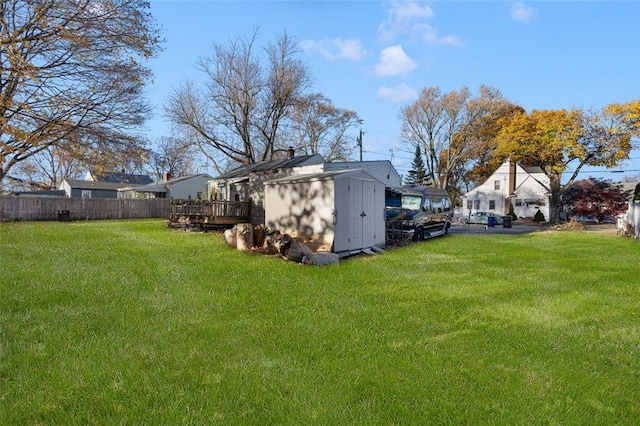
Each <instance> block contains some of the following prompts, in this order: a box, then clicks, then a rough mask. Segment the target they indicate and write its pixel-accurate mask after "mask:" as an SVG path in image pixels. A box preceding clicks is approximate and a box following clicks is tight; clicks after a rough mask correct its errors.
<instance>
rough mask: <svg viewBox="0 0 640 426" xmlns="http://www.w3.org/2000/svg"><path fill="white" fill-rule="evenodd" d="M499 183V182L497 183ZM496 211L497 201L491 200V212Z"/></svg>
mask: <svg viewBox="0 0 640 426" xmlns="http://www.w3.org/2000/svg"><path fill="white" fill-rule="evenodd" d="M496 182H499V181H496ZM495 209H496V200H489V210H495Z"/></svg>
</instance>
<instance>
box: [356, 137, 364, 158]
mask: <svg viewBox="0 0 640 426" xmlns="http://www.w3.org/2000/svg"><path fill="white" fill-rule="evenodd" d="M363 134H364V133H363V132H362V129H361V130H360V135H359V136H358V139H357V141H358V146H359V147H360V162H361V163H362V135H363Z"/></svg>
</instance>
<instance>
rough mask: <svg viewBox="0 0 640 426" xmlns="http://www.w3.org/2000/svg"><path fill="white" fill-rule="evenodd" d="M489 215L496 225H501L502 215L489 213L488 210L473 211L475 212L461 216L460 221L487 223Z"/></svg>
mask: <svg viewBox="0 0 640 426" xmlns="http://www.w3.org/2000/svg"><path fill="white" fill-rule="evenodd" d="M490 217H493V218H494V221H495V222H494V223H495V224H496V225H502V216H498V215H497V214H495V213H490V212H475V213H472V214H471V215H470V216H466V217H461V218H460V223H473V224H480V225H488V224H489V218H490Z"/></svg>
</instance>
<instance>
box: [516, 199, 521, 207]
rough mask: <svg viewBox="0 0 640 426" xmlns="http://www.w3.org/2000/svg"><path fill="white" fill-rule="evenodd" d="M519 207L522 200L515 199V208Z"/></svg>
mask: <svg viewBox="0 0 640 426" xmlns="http://www.w3.org/2000/svg"><path fill="white" fill-rule="evenodd" d="M520 206H522V199H521V198H516V207H520Z"/></svg>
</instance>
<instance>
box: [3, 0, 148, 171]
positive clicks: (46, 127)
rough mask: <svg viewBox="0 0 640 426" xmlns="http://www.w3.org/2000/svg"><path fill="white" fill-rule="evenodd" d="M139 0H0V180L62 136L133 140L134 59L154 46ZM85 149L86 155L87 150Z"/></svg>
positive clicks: (92, 141) (71, 140)
mask: <svg viewBox="0 0 640 426" xmlns="http://www.w3.org/2000/svg"><path fill="white" fill-rule="evenodd" d="M148 9H149V4H148V2H145V1H142V0H108V1H107V0H41V1H37V2H33V1H25V0H0V181H1V180H2V179H4V177H5V176H6V175H7V174H8V173H9V171H10V170H11V169H12V168H13V167H15V166H16V165H17V164H19V163H20V162H21V161H24V160H26V159H28V158H30V157H32V156H33V155H36V154H38V153H40V152H42V151H44V150H46V149H48V148H49V147H55V146H58V145H60V144H61V143H63V142H64V143H65V144H68V145H69V146H72V145H73V146H76V147H81V148H83V149H91V150H93V153H98V152H101V151H102V152H106V151H112V150H110V149H108V148H106V147H105V144H107V143H109V144H112V145H113V144H117V145H120V146H123V147H127V146H128V147H135V146H136V144H137V142H138V139H137V138H136V137H135V132H134V131H135V130H136V129H138V128H139V125H141V124H142V123H143V121H144V119H145V118H146V115H147V113H148V112H149V108H148V105H147V104H146V103H145V102H144V99H143V96H142V95H143V92H142V89H143V86H144V84H145V82H146V81H147V80H148V79H149V77H150V75H151V73H150V70H149V69H148V68H146V67H144V66H143V65H141V61H142V60H144V59H148V58H150V57H152V56H153V55H154V54H155V52H156V51H157V49H158V47H159V43H160V40H159V37H158V34H159V32H158V29H157V27H156V26H155V23H154V22H153V20H152V17H151V15H150V14H149V12H148ZM88 155H90V154H88Z"/></svg>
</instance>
